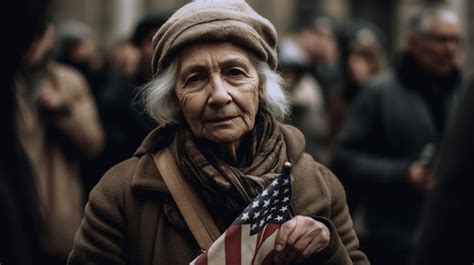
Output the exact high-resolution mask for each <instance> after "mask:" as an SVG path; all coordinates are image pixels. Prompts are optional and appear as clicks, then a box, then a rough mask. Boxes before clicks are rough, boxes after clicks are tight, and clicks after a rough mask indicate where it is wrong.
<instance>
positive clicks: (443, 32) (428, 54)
mask: <svg viewBox="0 0 474 265" xmlns="http://www.w3.org/2000/svg"><path fill="white" fill-rule="evenodd" d="M460 41H461V37H460V29H459V24H458V22H457V21H456V20H449V19H443V18H433V19H432V20H431V23H430V27H429V29H428V30H427V31H426V32H425V33H423V34H421V36H419V37H416V38H415V39H414V40H413V41H412V44H411V50H412V52H413V54H414V55H415V56H416V58H417V59H418V61H419V63H420V64H421V66H422V67H424V68H426V70H428V71H430V72H431V73H433V74H435V75H439V76H446V75H447V74H449V72H450V71H451V70H452V69H453V68H454V67H455V66H456V64H457V63H458V61H457V60H458V59H459V51H460V47H459V46H460Z"/></svg>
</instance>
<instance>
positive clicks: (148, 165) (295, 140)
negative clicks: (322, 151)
mask: <svg viewBox="0 0 474 265" xmlns="http://www.w3.org/2000/svg"><path fill="white" fill-rule="evenodd" d="M280 128H281V131H282V133H283V138H284V140H285V143H286V146H287V152H288V157H289V158H290V160H291V161H292V163H296V162H297V161H298V160H299V159H300V158H301V156H302V155H303V153H304V147H305V140H304V136H303V134H302V133H301V132H300V131H299V130H298V129H296V128H295V127H293V126H291V125H286V124H280ZM175 129H176V127H175V126H160V127H158V128H156V129H154V130H152V131H151V132H150V133H149V134H148V135H147V137H145V139H144V140H143V142H142V144H141V145H140V147H139V148H138V149H137V151H136V152H135V154H134V157H136V158H138V162H137V165H136V168H135V170H134V174H133V177H132V182H131V187H132V189H142V190H150V191H158V192H163V193H169V190H168V187H167V186H166V184H165V182H164V180H163V177H162V176H161V175H160V173H159V171H158V169H157V167H156V165H155V162H154V161H153V156H152V154H154V153H156V152H157V151H158V150H160V149H161V148H163V147H165V146H168V145H169V144H170V143H171V141H172V139H173V131H174V130H175Z"/></svg>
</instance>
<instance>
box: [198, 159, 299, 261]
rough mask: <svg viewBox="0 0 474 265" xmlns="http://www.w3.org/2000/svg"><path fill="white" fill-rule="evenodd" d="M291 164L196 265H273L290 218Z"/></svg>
mask: <svg viewBox="0 0 474 265" xmlns="http://www.w3.org/2000/svg"><path fill="white" fill-rule="evenodd" d="M290 172H291V164H289V163H285V168H284V171H283V173H282V174H281V175H280V176H279V177H277V178H276V179H275V180H273V182H272V183H271V184H270V185H269V186H268V187H267V188H266V189H264V190H263V191H262V193H261V194H260V195H258V196H257V197H256V198H255V199H254V200H253V201H252V202H251V203H250V204H249V205H248V206H247V207H246V208H245V210H244V211H243V212H242V213H241V214H240V215H239V217H237V218H236V219H235V220H234V222H233V223H232V225H230V227H229V228H227V230H226V231H225V232H224V233H223V234H222V235H221V236H220V237H219V238H218V239H217V240H216V241H215V242H214V243H213V244H212V245H211V247H210V248H209V250H208V251H207V252H205V253H203V254H201V255H199V256H198V257H197V258H196V259H195V260H194V261H192V262H191V263H190V264H193V265H212V264H225V265H237V264H238V265H250V264H252V265H253V264H259V265H260V264H264V265H266V264H273V261H272V260H273V248H274V247H275V240H276V236H277V234H278V230H279V227H280V225H281V224H283V223H284V222H286V221H287V220H289V219H290V218H291V214H290V201H291V174H290Z"/></svg>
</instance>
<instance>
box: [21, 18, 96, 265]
mask: <svg viewBox="0 0 474 265" xmlns="http://www.w3.org/2000/svg"><path fill="white" fill-rule="evenodd" d="M53 42H54V28H53V26H52V25H51V24H50V25H48V26H47V27H46V28H45V30H44V32H43V33H42V34H41V35H40V37H39V38H38V39H37V40H36V41H35V42H34V43H33V44H32V45H31V47H30V49H29V50H28V52H27V53H26V56H25V61H24V63H23V66H22V68H21V70H20V72H19V77H18V82H17V92H18V128H19V129H18V133H19V137H20V141H21V144H22V146H23V148H24V150H25V152H26V154H27V155H28V158H29V159H30V161H31V165H32V172H33V175H34V177H35V181H36V187H37V190H38V195H39V199H38V200H37V203H38V205H39V208H40V212H41V217H42V225H43V227H42V233H41V235H40V240H41V247H40V249H41V251H42V252H43V254H44V256H45V258H46V260H45V262H46V263H47V264H64V263H65V262H66V258H67V256H68V254H69V252H70V250H71V248H72V242H73V239H74V234H75V232H76V230H77V228H78V227H79V223H80V221H81V219H82V211H83V206H84V198H83V187H82V179H81V176H80V171H79V158H80V157H82V156H85V157H88V158H94V157H96V156H97V155H98V154H100V152H101V151H102V148H103V146H104V133H103V130H102V127H101V125H100V123H99V117H98V114H97V110H96V107H95V103H94V100H93V98H92V96H91V94H90V90H89V87H88V86H87V82H86V81H85V79H84V77H83V76H82V75H81V74H80V73H79V72H77V71H76V70H74V69H72V68H70V67H66V66H64V65H60V64H57V63H55V62H53V61H52V57H53Z"/></svg>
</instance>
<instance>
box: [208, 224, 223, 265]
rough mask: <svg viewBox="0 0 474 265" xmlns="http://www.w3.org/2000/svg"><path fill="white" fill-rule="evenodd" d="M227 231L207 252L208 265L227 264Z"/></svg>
mask: <svg viewBox="0 0 474 265" xmlns="http://www.w3.org/2000/svg"><path fill="white" fill-rule="evenodd" d="M226 234H227V231H226V232H224V234H222V235H221V236H220V237H219V238H218V239H217V240H216V241H215V242H214V243H212V245H211V247H210V248H209V250H208V251H207V255H208V260H207V264H208V265H222V264H225V251H224V250H225V237H226Z"/></svg>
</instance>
